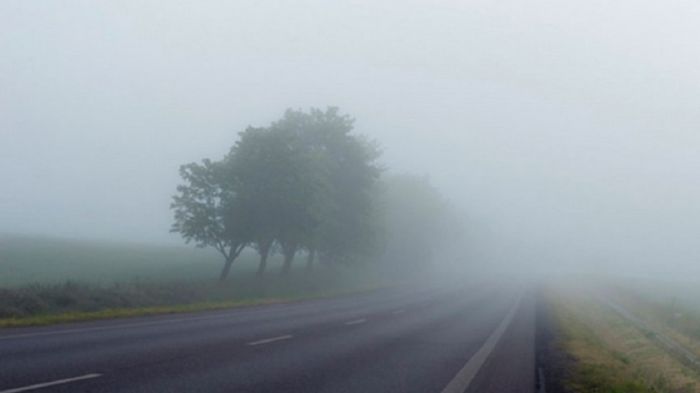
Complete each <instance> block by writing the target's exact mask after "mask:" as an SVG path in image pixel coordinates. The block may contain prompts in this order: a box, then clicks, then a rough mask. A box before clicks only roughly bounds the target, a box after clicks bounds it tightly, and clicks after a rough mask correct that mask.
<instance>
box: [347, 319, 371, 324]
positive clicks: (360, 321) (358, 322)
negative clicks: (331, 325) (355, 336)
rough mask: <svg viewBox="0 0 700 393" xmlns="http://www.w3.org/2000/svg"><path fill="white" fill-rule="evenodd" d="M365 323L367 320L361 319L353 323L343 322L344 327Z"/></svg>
mask: <svg viewBox="0 0 700 393" xmlns="http://www.w3.org/2000/svg"><path fill="white" fill-rule="evenodd" d="M365 322H367V320H366V319H364V318H361V319H355V320H353V321H347V322H345V324H346V325H359V324H361V323H365Z"/></svg>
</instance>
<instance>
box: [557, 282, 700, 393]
mask: <svg viewBox="0 0 700 393" xmlns="http://www.w3.org/2000/svg"><path fill="white" fill-rule="evenodd" d="M547 293H548V296H547V307H548V310H549V313H550V314H551V315H552V316H553V320H554V321H555V324H556V327H555V331H556V332H557V333H556V337H557V338H556V345H557V346H558V347H559V349H560V350H561V351H563V352H565V353H567V354H568V355H569V357H570V358H571V359H573V366H571V367H570V369H569V371H568V373H567V375H566V381H564V385H565V386H566V387H567V389H568V390H569V391H571V392H607V393H617V392H632V393H646V392H673V393H690V392H700V376H698V375H697V374H696V373H695V372H693V371H692V370H691V369H688V368H687V367H686V366H685V365H683V364H681V363H680V362H678V361H677V360H676V359H675V358H674V357H672V356H671V355H669V354H668V353H666V352H665V351H664V350H663V349H662V348H660V347H658V346H657V345H656V343H655V342H654V341H653V340H651V339H650V338H649V337H647V336H646V335H645V333H644V332H642V331H640V330H639V329H637V328H636V327H635V326H633V325H632V324H630V323H629V322H628V321H626V320H625V319H623V318H622V317H621V316H619V315H618V314H617V313H615V312H614V311H612V310H611V309H609V308H607V307H606V306H605V305H603V304H601V303H599V302H597V301H596V300H595V299H593V298H592V297H590V296H588V294H587V293H586V292H584V291H577V290H573V289H571V288H567V289H561V288H556V289H552V288H550V289H549V290H548V292H547Z"/></svg>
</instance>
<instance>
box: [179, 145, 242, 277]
mask: <svg viewBox="0 0 700 393" xmlns="http://www.w3.org/2000/svg"><path fill="white" fill-rule="evenodd" d="M180 176H181V177H182V179H183V180H184V181H185V184H182V185H179V186H178V187H177V194H176V195H175V196H174V197H173V202H172V204H171V208H172V209H173V210H174V213H175V222H174V224H173V226H172V228H171V232H177V233H180V234H181V235H182V237H184V238H185V241H186V242H187V243H189V242H191V241H193V242H195V243H196V245H197V247H207V246H210V247H213V248H214V249H216V250H217V251H218V252H219V253H220V254H221V255H222V256H223V257H224V266H223V269H222V270H221V274H220V276H219V280H221V281H223V280H225V279H226V277H228V274H229V271H230V269H231V265H232V264H233V262H234V261H235V259H236V258H237V257H238V256H239V255H240V253H241V251H242V250H243V248H245V246H246V245H247V244H248V238H247V236H246V233H245V232H246V231H245V227H244V226H243V225H242V224H243V223H245V222H246V220H245V219H244V216H245V214H246V210H245V209H242V208H241V206H240V205H239V204H238V203H237V201H236V192H235V187H234V186H233V185H232V184H231V182H230V181H229V180H228V179H227V177H226V172H225V170H224V168H223V167H222V165H221V164H220V163H215V162H212V161H210V160H208V159H206V160H203V161H202V163H201V164H197V163H190V164H186V165H183V166H181V167H180Z"/></svg>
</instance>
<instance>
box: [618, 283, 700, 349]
mask: <svg viewBox="0 0 700 393" xmlns="http://www.w3.org/2000/svg"><path fill="white" fill-rule="evenodd" d="M610 293H611V296H614V297H615V299H616V301H618V302H620V303H621V304H623V305H624V306H625V307H626V308H628V309H629V310H630V311H632V312H633V313H634V314H635V315H637V316H638V317H640V318H641V319H642V320H644V321H645V322H646V323H647V324H648V325H649V326H652V327H653V328H654V329H655V330H657V331H659V332H662V333H663V334H665V335H667V336H669V337H671V338H673V339H674V340H675V341H677V342H678V343H680V344H681V345H683V346H684V347H685V348H687V349H689V350H691V351H693V352H695V354H696V355H698V356H700V310H699V309H698V302H697V298H695V299H693V301H692V302H689V301H687V300H686V301H684V300H682V298H681V297H680V296H678V295H675V294H673V292H672V291H671V290H668V289H666V290H660V291H656V292H649V291H644V290H639V289H635V288H631V287H628V286H616V287H615V288H614V289H613V290H611V291H610Z"/></svg>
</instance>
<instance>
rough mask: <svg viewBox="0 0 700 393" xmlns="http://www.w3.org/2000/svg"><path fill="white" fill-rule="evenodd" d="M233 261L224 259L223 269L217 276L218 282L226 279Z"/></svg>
mask: <svg viewBox="0 0 700 393" xmlns="http://www.w3.org/2000/svg"><path fill="white" fill-rule="evenodd" d="M233 260H234V258H227V259H226V262H225V263H224V268H223V269H222V270H221V274H220V275H219V282H224V281H225V280H226V277H228V272H229V271H231V265H233Z"/></svg>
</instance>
